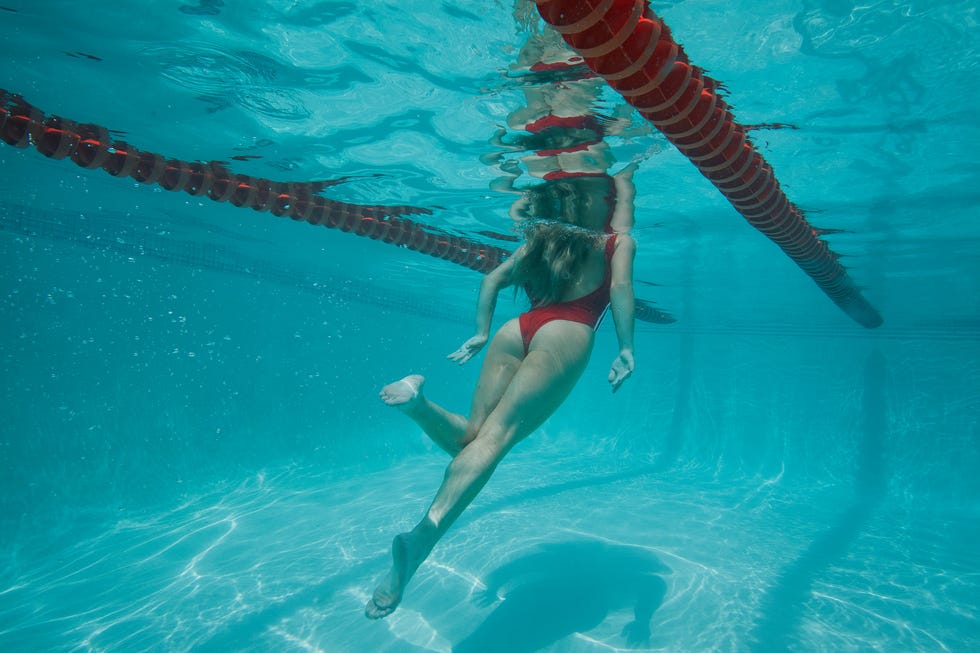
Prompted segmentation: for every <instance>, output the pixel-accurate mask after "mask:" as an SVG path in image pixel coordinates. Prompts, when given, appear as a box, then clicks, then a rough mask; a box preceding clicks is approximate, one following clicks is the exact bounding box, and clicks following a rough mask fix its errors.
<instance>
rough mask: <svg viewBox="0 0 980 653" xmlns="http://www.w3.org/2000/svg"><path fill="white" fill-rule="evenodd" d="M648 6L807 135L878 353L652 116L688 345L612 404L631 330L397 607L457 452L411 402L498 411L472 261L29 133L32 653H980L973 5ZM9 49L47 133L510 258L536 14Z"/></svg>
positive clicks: (795, 144)
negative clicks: (324, 222) (68, 157)
mask: <svg viewBox="0 0 980 653" xmlns="http://www.w3.org/2000/svg"><path fill="white" fill-rule="evenodd" d="M653 7H654V9H655V10H656V11H657V12H658V13H659V14H660V15H662V16H663V18H664V19H665V20H666V21H667V23H668V24H669V25H670V26H671V28H672V30H673V32H674V35H675V37H676V38H677V40H678V41H680V42H681V43H682V44H683V45H684V47H685V49H686V51H687V52H688V54H689V55H690V57H691V59H692V60H693V61H694V62H695V63H697V64H699V65H700V66H702V67H704V68H706V69H708V71H709V72H710V74H711V75H712V76H713V77H715V78H717V79H720V80H722V81H723V82H724V85H725V87H726V89H727V99H728V101H729V102H730V104H732V105H733V106H734V111H735V115H736V117H737V118H738V119H739V120H740V121H741V122H743V123H745V124H752V125H755V124H762V123H770V124H772V123H780V124H785V125H792V126H793V127H795V128H784V129H762V130H758V131H755V132H753V139H754V141H755V142H756V144H757V145H758V147H759V149H760V151H761V152H762V153H763V154H764V155H765V157H766V158H767V160H769V161H770V162H771V163H772V165H773V167H774V169H775V171H776V174H777V176H778V178H779V180H780V182H781V184H782V186H783V188H784V189H785V190H786V192H787V194H788V195H789V196H790V197H791V198H792V200H793V201H794V202H796V203H797V204H798V205H799V206H801V207H802V208H804V209H805V210H806V211H807V215H808V217H809V219H810V220H811V221H812V222H813V223H814V224H815V225H816V226H818V227H820V228H823V229H827V230H831V232H830V233H828V234H827V235H826V236H825V239H826V240H827V241H828V242H829V243H830V245H831V247H832V248H833V249H834V251H836V252H837V253H839V254H841V255H842V259H841V260H842V262H843V263H844V264H845V265H846V267H847V268H848V270H849V272H850V274H851V276H852V277H853V278H854V279H855V281H856V282H857V283H858V284H859V285H860V286H861V287H862V288H863V291H864V294H865V296H866V297H867V298H868V300H869V301H870V302H871V303H872V304H873V305H874V306H875V307H876V308H877V309H878V310H880V311H881V313H882V315H883V317H884V320H885V323H884V325H883V326H882V327H881V328H879V329H876V330H867V329H864V328H862V327H860V326H858V325H857V324H855V323H854V322H853V321H852V320H851V319H850V318H848V317H847V316H846V315H845V314H844V313H843V312H841V311H840V310H839V309H838V308H837V307H836V306H835V305H834V304H833V303H832V302H830V301H829V300H828V299H827V297H826V296H825V295H824V294H823V293H821V292H820V290H819V289H818V288H817V287H816V286H815V285H814V284H813V282H812V281H811V280H810V279H809V278H807V277H806V276H805V275H804V274H803V273H802V272H801V271H800V270H799V269H798V268H797V266H796V265H795V264H794V263H793V262H792V261H791V260H790V259H788V258H787V257H786V256H785V255H784V254H783V253H781V252H780V251H779V250H778V249H777V248H776V247H775V246H774V245H773V244H772V243H771V242H770V241H768V240H767V239H766V238H765V237H764V236H762V235H761V234H760V233H758V232H757V231H756V230H754V229H753V228H752V227H750V226H749V225H748V224H746V222H745V221H744V220H743V219H742V218H741V217H739V216H738V214H737V213H736V212H735V211H734V210H733V209H732V208H731V206H730V205H729V204H728V203H727V202H726V201H725V200H724V198H722V197H721V195H720V194H719V193H718V192H717V191H716V190H715V189H714V188H713V187H712V186H711V185H710V184H708V182H707V181H705V179H704V178H703V177H702V176H701V175H700V174H699V173H698V172H697V171H696V170H695V169H694V168H693V166H691V164H690V163H689V162H688V161H687V160H686V159H685V158H684V157H683V156H682V155H680V154H679V153H678V152H677V151H676V150H674V149H672V148H671V146H670V145H669V144H667V143H666V141H665V140H664V139H663V138H662V137H660V136H658V135H657V134H655V133H649V132H647V131H644V130H643V129H642V125H643V122H642V120H641V119H640V118H639V117H638V116H636V115H631V114H629V113H626V115H627V116H628V122H629V124H630V127H631V130H630V131H629V132H628V133H626V134H622V135H618V136H614V137H610V138H609V139H608V141H609V144H610V146H611V148H612V152H613V153H614V154H615V156H616V159H617V161H618V162H617V163H616V164H614V165H613V168H612V170H613V171H616V170H618V169H620V168H621V167H622V166H623V165H625V164H626V163H627V162H628V161H630V160H633V159H636V160H638V161H639V162H640V167H639V171H638V172H637V173H636V176H635V182H636V186H637V200H636V204H637V210H636V217H637V229H636V232H635V236H636V239H637V242H638V246H639V253H638V257H637V262H636V278H637V286H636V288H637V295H638V297H640V298H641V299H643V300H645V301H647V302H650V303H652V304H654V305H655V306H656V307H657V308H658V309H660V310H662V311H665V312H667V313H669V314H670V315H671V316H672V317H673V318H674V319H675V321H674V322H672V323H666V324H665V323H650V322H640V323H639V324H638V327H637V370H636V373H635V375H634V377H633V378H632V379H630V380H629V381H628V382H627V385H626V386H624V388H623V389H622V390H621V391H620V392H619V393H617V394H616V395H615V396H613V395H611V394H610V393H609V390H608V387H607V384H606V380H605V374H606V370H607V369H608V363H609V361H610V360H611V359H612V357H613V354H614V346H615V338H614V334H613V332H612V327H611V324H608V323H607V324H604V325H603V326H602V327H601V328H600V333H599V337H598V340H597V347H596V351H595V354H594V356H593V359H592V362H591V363H590V367H589V369H588V370H587V372H586V374H585V376H584V377H583V379H582V381H581V382H580V383H579V385H578V387H577V388H576V389H575V391H574V392H573V394H572V396H571V397H570V398H569V400H568V401H567V403H566V404H565V405H564V406H563V407H562V408H561V409H560V410H559V411H558V413H556V414H555V415H554V416H553V417H552V418H551V419H550V420H549V421H548V422H547V423H546V424H545V425H544V426H543V427H542V428H541V429H540V430H539V431H538V432H537V433H535V434H534V435H533V436H532V437H530V438H528V440H527V441H525V442H524V443H522V444H521V446H520V447H518V448H517V449H516V450H515V451H514V452H513V453H512V454H511V455H510V456H509V457H508V459H507V460H506V461H505V462H504V463H503V464H502V465H501V467H500V468H499V469H498V471H497V473H496V474H495V476H494V478H493V479H492V480H491V482H490V484H489V485H488V487H487V488H486V490H485V491H484V493H483V494H481V496H480V497H479V498H478V499H477V500H476V502H475V503H474V504H473V506H472V507H471V509H470V510H469V511H468V512H467V513H466V514H465V515H464V516H463V517H462V518H461V520H460V521H459V523H458V524H457V525H456V526H455V527H454V529H453V530H452V531H451V532H450V534H449V535H448V536H447V537H446V538H445V539H444V540H443V541H442V542H441V543H440V545H439V547H438V548H437V549H436V550H435V552H434V553H433V555H432V557H431V558H430V560H429V561H428V562H427V563H426V564H425V565H424V566H423V567H422V568H421V569H420V571H419V572H418V574H417V575H416V577H415V579H414V580H413V582H412V585H411V586H410V588H409V591H408V594H407V595H406V598H405V601H404V603H403V605H402V606H401V607H400V608H399V610H398V611H397V612H396V613H395V614H394V615H392V616H391V617H389V618H388V619H386V620H384V621H382V622H369V621H367V620H366V619H364V618H363V616H362V614H361V609H362V606H363V604H364V602H365V600H367V598H368V596H369V595H370V592H371V590H372V589H373V587H374V585H375V584H376V582H377V580H378V578H379V576H380V575H381V574H382V572H383V571H384V570H385V569H386V567H387V564H388V562H387V560H388V551H387V549H388V545H389V543H390V538H391V536H392V535H393V534H395V533H397V532H399V531H400V530H404V529H405V528H407V527H410V526H411V525H412V524H413V523H414V522H415V521H416V520H417V519H418V518H419V516H420V515H421V514H422V511H423V509H424V508H425V506H426V505H427V502H428V500H429V498H430V497H431V495H432V494H433V493H434V491H435V489H436V487H437V486H438V484H439V482H440V480H441V478H442V472H443V469H444V466H445V464H446V462H447V461H446V459H445V458H444V454H442V453H441V452H440V451H439V450H437V449H436V448H435V447H434V445H432V444H431V443H429V442H428V441H427V440H426V439H425V437H424V435H423V434H422V433H421V432H420V431H419V429H418V428H417V427H415V426H414V425H412V424H411V423H409V422H407V421H406V420H405V419H404V418H403V417H402V416H401V415H400V414H398V413H397V411H393V410H391V409H387V408H386V407H384V406H383V405H382V404H381V403H380V402H379V401H378V400H377V397H376V395H377V391H378V389H379V388H380V386H381V385H383V384H384V383H387V382H389V381H391V380H392V379H395V378H399V377H400V376H402V375H404V374H406V373H408V372H421V373H423V374H425V375H426V376H427V378H428V384H427V392H428V394H429V395H430V396H431V397H432V398H434V399H437V400H439V401H440V402H441V403H443V404H444V405H446V406H447V407H450V408H452V409H454V410H464V409H465V408H466V406H467V405H468V401H469V393H470V391H471V389H472V386H473V384H474V382H475V379H476V373H477V366H476V365H475V364H473V363H471V364H469V365H467V366H464V367H457V366H455V365H454V364H451V363H450V362H448V361H446V360H445V355H446V354H447V353H449V352H450V351H452V350H453V349H455V348H456V347H457V346H458V345H459V344H460V343H461V342H462V341H463V340H465V339H466V338H467V337H469V335H471V328H472V327H471V321H472V317H471V316H472V311H473V302H474V299H475V293H476V290H477V287H478V284H479V279H480V277H479V275H478V274H477V273H475V272H472V271H469V270H467V269H465V268H463V267H459V266H456V265H454V264H452V263H449V262H446V261H443V260H439V259H436V258H432V257H429V256H425V255H423V254H420V253H417V252H413V251H410V250H408V249H405V248H399V247H394V246H392V245H389V244H385V243H382V242H379V241H376V240H371V239H367V238H358V237H356V236H354V235H351V234H347V233H342V232H340V231H337V230H330V229H325V228H322V227H313V226H310V225H307V224H303V223H300V222H294V221H292V220H286V219H281V218H276V217H273V216H272V215H271V214H269V213H260V212H256V211H252V210H250V209H247V208H237V207H235V206H232V205H231V204H229V203H222V204H219V203H215V202H212V201H210V200H208V199H206V198H201V197H193V196H191V195H188V194H186V193H169V192H166V191H164V190H162V189H161V188H160V187H159V186H147V185H141V184H138V183H136V182H135V181H133V180H131V179H117V178H113V177H111V176H110V175H108V174H106V173H105V172H103V171H100V170H83V169H82V168H79V167H77V166H75V165H73V164H72V163H71V162H69V161H65V160H62V161H57V160H53V159H48V158H45V157H44V156H42V155H41V154H39V153H38V151H36V150H35V149H34V148H26V149H15V148H12V147H9V146H7V145H4V144H0V170H2V174H0V193H2V195H0V197H2V201H0V207H2V208H0V258H2V261H3V268H2V270H3V273H2V275H0V284H2V285H0V297H2V309H3V313H2V314H3V317H4V320H3V327H2V329H0V338H2V340H0V370H2V376H3V379H4V380H5V383H4V384H3V396H2V404H0V411H2V416H3V419H2V420H0V464H2V467H0V560H2V566H0V650H4V651H294V650H295V651H300V650H313V651H329V652H331V653H333V652H344V653H364V652H375V651H379V652H380V651H386V652H391V653H402V652H419V651H455V652H457V653H463V652H471V653H472V652H496V651H508V652H517V653H520V652H531V651H556V652H558V651H560V652H574V653H579V652H593V651H595V652H598V651H609V650H652V651H684V652H689V651H690V652H697V651H739V652H741V651H757V652H768V651H782V650H788V651H889V652H890V651H972V650H977V649H978V648H980V625H978V624H980V599H978V597H980V575H978V569H980V554H978V553H977V547H976V542H977V541H978V539H980V478H978V475H977V470H978V469H980V447H978V438H980V432H978V415H980V392H978V388H980V258H978V256H977V251H978V247H980V215H978V213H980V212H978V209H977V207H978V206H980V194H978V191H977V189H978V188H980V168H978V167H977V166H976V163H975V153H976V152H977V151H978V149H980V132H978V130H977V128H976V126H975V119H974V116H973V111H972V109H973V106H974V105H975V104H976V101H977V99H978V93H977V91H976V77H977V73H978V67H980V32H978V28H977V18H978V16H977V11H976V8H975V7H974V6H973V4H972V3H968V2H943V3H938V2H936V3H927V4H919V5H917V4H908V3H899V2H881V3H876V4H873V5H858V4H855V3H849V2H830V1H825V2H817V1H809V0H807V1H803V2H783V1H776V2H767V3H765V5H764V6H763V5H762V4H760V3H748V2H743V3H737V4H735V5H733V4H732V3H728V2H724V3H723V2H671V3H654V4H653ZM0 27H2V29H0V48H2V51H3V53H4V59H3V62H4V65H3V66H2V67H0V88H3V89H6V90H8V91H10V92H13V93H19V94H22V95H23V96H24V98H25V99H26V100H27V101H29V102H30V103H32V104H34V105H36V106H37V107H39V108H40V109H42V110H43V111H45V112H46V113H49V114H57V115H61V116H66V117H70V118H72V119H74V120H78V121H81V122H92V123H97V124H100V125H105V126H107V127H109V128H110V129H112V130H113V135H114V137H115V138H117V139H124V140H126V141H127V142H129V143H131V144H132V145H134V146H136V147H138V148H140V149H145V150H149V151H153V152H160V153H163V154H165V155H167V156H171V157H177V158H180V159H184V160H189V161H194V160H201V161H210V160H221V161H226V162H229V166H230V167H231V168H232V169H233V170H234V171H235V172H239V173H242V174H250V175H255V176H259V177H266V178H270V179H276V180H283V181H303V180H312V179H317V180H323V179H341V178H349V179H348V180H347V181H346V182H345V183H342V184H339V185H336V186H332V187H330V188H328V189H327V190H325V191H324V195H325V196H327V197H330V198H332V199H337V200H342V201H346V202H352V203H355V204H397V205H412V206H418V207H425V208H428V209H430V210H431V211H432V212H431V214H428V215H417V216H413V217H414V218H416V219H417V220H419V221H420V222H423V223H425V224H426V225H429V226H431V227H433V228H437V229H442V230H446V231H449V232H450V233H454V234H459V235H465V236H468V237H472V238H475V239H478V240H481V241H483V242H487V243H492V244H496V245H498V246H501V247H505V248H510V247H512V246H513V245H512V243H511V242H510V241H508V240H506V239H501V238H499V235H501V234H504V235H506V234H508V233H510V218H509V217H508V216H507V210H508V206H509V204H510V202H511V199H512V196H511V195H507V194H505V193H501V192H497V191H495V190H492V189H491V184H492V183H494V181H495V180H497V179H499V177H500V176H501V168H500V165H499V163H494V162H493V161H492V160H491V159H492V157H493V155H494V154H495V153H498V154H499V148H498V147H497V146H495V145H494V144H492V143H491V140H492V139H493V138H494V134H495V132H496V131H497V130H498V129H501V128H506V126H507V121H508V116H509V115H510V114H511V113H512V112H514V111H515V110H517V109H519V108H520V107H521V106H523V105H524V104H525V102H526V98H525V90H526V86H525V84H528V83H531V82H527V81H526V80H523V79H520V78H518V77H516V76H515V75H513V74H512V71H511V68H510V67H511V65H512V64H513V62H514V61H515V59H516V57H517V53H518V51H519V50H520V48H521V47H522V44H523V42H524V40H525V39H526V37H527V35H526V33H523V32H521V31H519V30H518V29H517V27H516V26H515V22H514V19H513V17H512V12H511V6H510V4H509V3H505V2H499V3H498V2H489V3H478V4H474V3H462V2H444V3H427V2H415V1H411V0H410V1H408V2H399V3H394V2H390V3H389V2H374V1H372V2H365V3H343V2H293V1H287V0H266V1H264V2H253V3H240V2H232V1H231V0H227V1H225V2H220V1H208V0H200V1H187V2H183V3H182V2H179V1H178V2H158V1H157V2H146V3H118V2H107V1H105V0H95V1H92V2H87V3H76V2H67V1H54V0H31V1H30V2H28V1H27V0H4V2H3V6H2V7H0ZM621 106H622V103H621V102H620V101H617V98H616V96H615V95H614V94H613V93H612V92H611V91H609V90H608V89H605V90H603V91H601V94H600V96H599V98H598V100H597V103H596V111H597V112H599V113H602V114H604V115H611V114H613V113H615V112H616V111H617V110H618V108H619V107H621ZM634 132H635V133H634ZM236 157H237V158H236ZM521 180H522V181H523V182H525V183H527V174H526V173H525V174H523V175H522V177H521ZM495 234H496V236H495ZM520 310H522V305H521V303H520V302H519V301H516V300H512V299H511V298H510V296H509V295H506V296H503V297H502V299H501V302H500V306H499V307H498V313H497V315H498V319H499V320H503V319H505V318H506V317H509V316H512V315H514V314H516V313H517V312H518V311H520Z"/></svg>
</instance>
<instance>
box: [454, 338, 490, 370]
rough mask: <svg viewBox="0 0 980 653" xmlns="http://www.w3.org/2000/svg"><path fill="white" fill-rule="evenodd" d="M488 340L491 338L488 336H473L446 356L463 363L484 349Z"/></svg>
mask: <svg viewBox="0 0 980 653" xmlns="http://www.w3.org/2000/svg"><path fill="white" fill-rule="evenodd" d="M487 340H489V338H487V336H473V337H472V338H470V339H469V340H467V341H466V342H464V343H463V344H462V345H460V346H459V349H457V350H456V351H454V352H453V353H451V354H449V355H448V356H446V358H448V359H449V360H451V361H456V362H457V363H459V364H460V365H462V364H463V363H465V362H466V361H468V360H469V359H471V358H473V357H474V356H475V355H476V354H477V353H478V352H479V351H480V350H481V349H483V346H484V345H485V344H487Z"/></svg>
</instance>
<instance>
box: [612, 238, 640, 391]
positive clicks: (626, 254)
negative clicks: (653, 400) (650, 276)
mask: <svg viewBox="0 0 980 653" xmlns="http://www.w3.org/2000/svg"><path fill="white" fill-rule="evenodd" d="M635 257H636V242H635V241H634V240H633V238H632V237H631V236H630V235H629V234H619V235H618V236H616V249H615V250H614V251H613V257H612V261H611V265H610V267H611V268H612V270H611V274H612V279H611V282H610V286H609V303H610V305H611V306H612V316H613V323H614V324H615V326H616V339H617V340H618V341H619V355H618V356H616V358H615V360H613V363H612V367H611V368H610V369H609V383H610V384H611V385H612V391H613V392H616V391H617V390H619V387H620V386H621V385H623V382H624V381H625V380H626V379H628V378H629V377H630V375H632V374H633V367H634V362H633V328H634V324H635V323H636V315H635V314H636V301H635V299H634V297H633V259H634V258H635Z"/></svg>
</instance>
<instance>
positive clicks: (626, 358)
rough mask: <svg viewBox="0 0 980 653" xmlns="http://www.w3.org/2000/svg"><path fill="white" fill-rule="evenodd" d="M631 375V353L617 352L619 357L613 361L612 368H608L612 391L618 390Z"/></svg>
mask: <svg viewBox="0 0 980 653" xmlns="http://www.w3.org/2000/svg"><path fill="white" fill-rule="evenodd" d="M632 374H633V352H630V351H621V352H619V356H617V357H616V358H615V360H613V363H612V367H611V368H609V383H610V384H611V385H612V391H613V392H616V391H617V390H619V386H621V385H623V381H625V380H626V379H628V378H630V376H631V375H632Z"/></svg>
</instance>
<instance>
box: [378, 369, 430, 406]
mask: <svg viewBox="0 0 980 653" xmlns="http://www.w3.org/2000/svg"><path fill="white" fill-rule="evenodd" d="M423 383H425V377H424V376H422V375H421V374H409V375H408V376H406V377H405V378H404V379H400V380H398V381H395V382H394V383H389V384H388V385H386V386H385V387H383V388H381V393H380V395H381V401H383V402H385V403H386V404H388V405H389V406H397V407H398V408H401V409H402V410H410V409H411V408H413V407H414V406H415V404H416V402H417V401H418V400H419V398H420V397H421V396H422V384H423Z"/></svg>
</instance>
